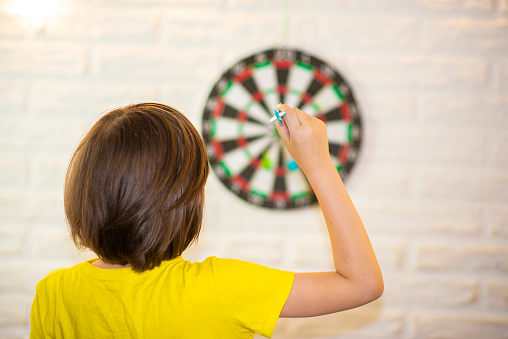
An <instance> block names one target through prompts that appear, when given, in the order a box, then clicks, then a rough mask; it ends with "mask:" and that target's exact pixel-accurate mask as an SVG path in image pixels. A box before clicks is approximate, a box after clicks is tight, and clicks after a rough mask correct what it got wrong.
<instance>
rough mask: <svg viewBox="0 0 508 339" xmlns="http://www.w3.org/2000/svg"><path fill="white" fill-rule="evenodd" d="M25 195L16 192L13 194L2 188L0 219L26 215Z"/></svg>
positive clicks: (0, 194)
mask: <svg viewBox="0 0 508 339" xmlns="http://www.w3.org/2000/svg"><path fill="white" fill-rule="evenodd" d="M25 198H26V197H25V196H23V195H22V194H20V193H19V192H16V193H15V194H13V193H10V192H6V190H5V189H4V190H2V192H0V220H1V221H6V220H11V221H12V220H19V219H17V218H23V217H26V215H27V205H26V199H25Z"/></svg>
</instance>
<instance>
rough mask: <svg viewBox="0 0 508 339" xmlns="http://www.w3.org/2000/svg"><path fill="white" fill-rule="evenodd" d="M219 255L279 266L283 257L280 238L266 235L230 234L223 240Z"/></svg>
mask: <svg viewBox="0 0 508 339" xmlns="http://www.w3.org/2000/svg"><path fill="white" fill-rule="evenodd" d="M222 246H223V247H222V248H221V250H220V252H221V254H220V255H221V256H223V257H225V258H235V259H239V260H245V261H249V262H254V263H257V264H262V265H266V266H270V267H280V263H281V260H282V257H283V253H282V240H281V239H280V238H279V237H275V236H266V235H252V234H251V235H240V234H236V235H231V236H230V237H227V239H225V240H224V241H223V244H222Z"/></svg>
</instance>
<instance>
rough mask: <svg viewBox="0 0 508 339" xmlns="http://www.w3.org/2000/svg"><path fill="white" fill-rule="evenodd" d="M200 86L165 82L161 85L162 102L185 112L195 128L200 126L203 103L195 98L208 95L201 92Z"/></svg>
mask: <svg viewBox="0 0 508 339" xmlns="http://www.w3.org/2000/svg"><path fill="white" fill-rule="evenodd" d="M201 87H202V86H197V85H180V84H171V83H167V84H163V85H162V86H161V90H160V92H161V95H160V97H161V98H162V101H163V102H165V103H167V104H168V105H170V106H172V107H174V108H176V109H178V110H179V111H180V112H182V113H183V114H185V115H186V116H187V117H188V118H189V119H190V120H191V122H192V123H193V124H194V126H195V127H196V128H198V127H199V128H201V126H200V124H201V119H202V115H203V107H202V106H203V105H202V100H197V98H205V97H206V96H207V95H208V93H206V94H205V93H204V92H203V88H201ZM207 90H208V88H207Z"/></svg>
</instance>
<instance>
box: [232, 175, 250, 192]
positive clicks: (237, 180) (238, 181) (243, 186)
mask: <svg viewBox="0 0 508 339" xmlns="http://www.w3.org/2000/svg"><path fill="white" fill-rule="evenodd" d="M232 180H233V182H234V183H235V184H237V185H238V186H239V187H241V189H243V190H249V182H248V181H247V180H245V179H244V178H242V177H241V176H239V175H237V176H234V177H233V179H232Z"/></svg>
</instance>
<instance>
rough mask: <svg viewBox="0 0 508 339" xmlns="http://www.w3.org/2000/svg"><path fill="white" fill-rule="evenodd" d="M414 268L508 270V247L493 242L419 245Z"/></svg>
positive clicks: (480, 270) (503, 271)
mask: <svg viewBox="0 0 508 339" xmlns="http://www.w3.org/2000/svg"><path fill="white" fill-rule="evenodd" d="M416 268H417V269H419V270H422V271H447V272H474V273H475V274H479V273H480V272H483V273H498V274H499V273H504V274H506V273H507V272H508V248H507V247H506V246H499V245H494V244H481V243H480V244H474V245H458V244H457V245H452V244H447V245H440V244H434V245H421V246H419V247H418V248H417V258H416Z"/></svg>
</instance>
